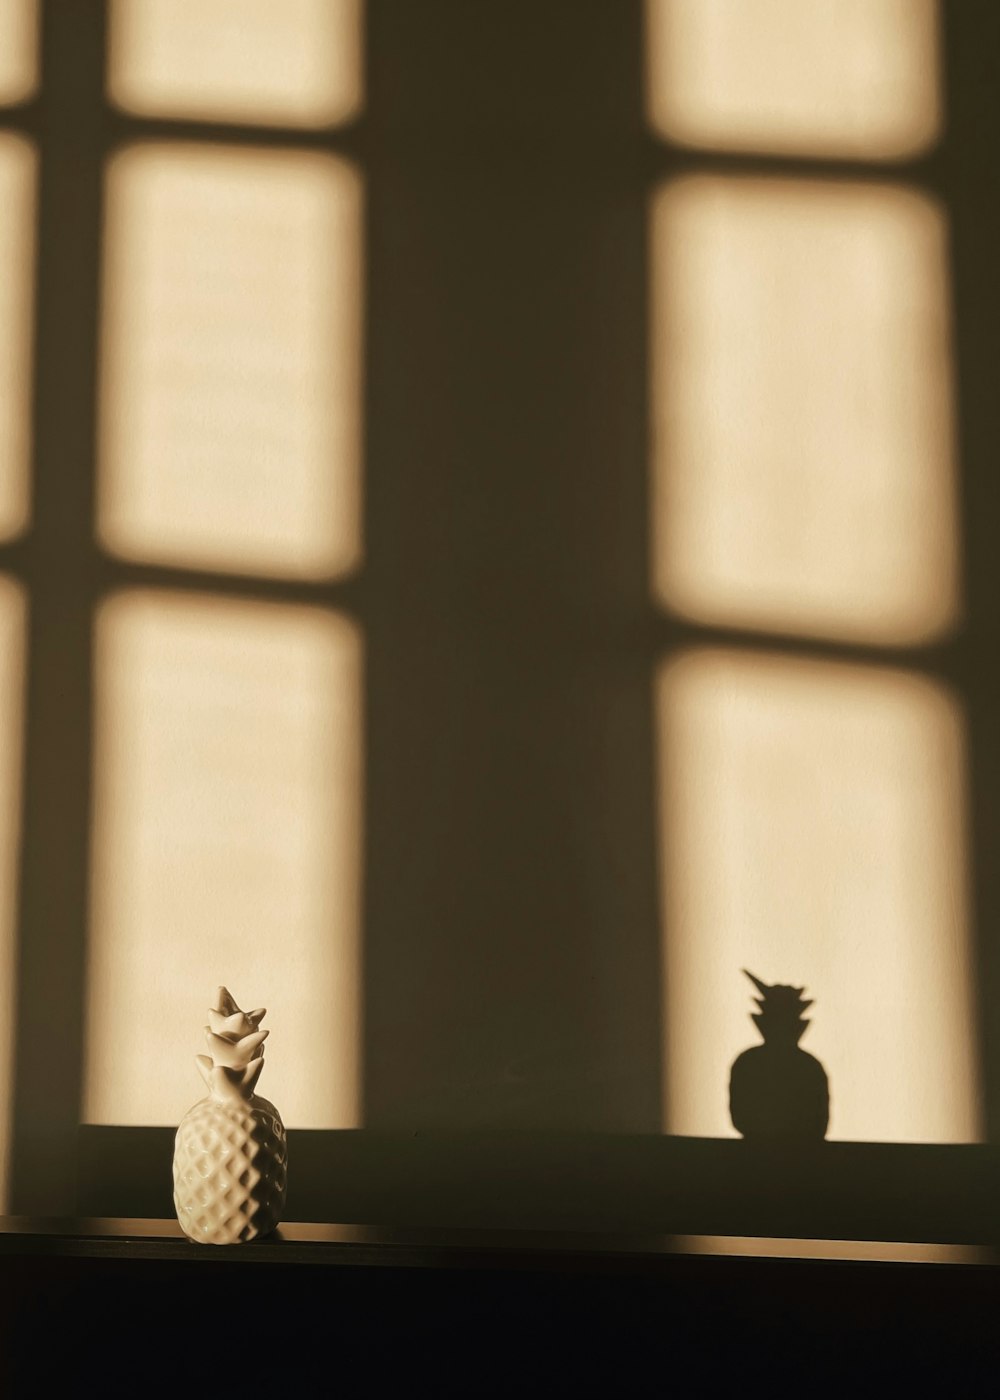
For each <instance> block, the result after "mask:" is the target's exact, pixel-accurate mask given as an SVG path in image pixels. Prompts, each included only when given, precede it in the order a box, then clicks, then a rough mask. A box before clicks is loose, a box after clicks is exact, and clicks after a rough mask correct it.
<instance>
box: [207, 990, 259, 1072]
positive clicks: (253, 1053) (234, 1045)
mask: <svg viewBox="0 0 1000 1400" xmlns="http://www.w3.org/2000/svg"><path fill="white" fill-rule="evenodd" d="M264 1014H265V1012H264V1008H263V1007H260V1008H259V1009H258V1010H256V1011H241V1010H240V1008H239V1007H238V1006H237V1005H236V1002H235V1001H234V1000H233V997H232V995H231V994H230V992H229V991H228V990H227V989H226V988H225V987H220V988H219V990H218V994H217V996H216V998H215V1006H214V1007H212V1008H211V1009H210V1010H209V1013H208V1018H209V1022H210V1024H209V1025H207V1026H206V1027H205V1040H206V1041H207V1043H208V1048H209V1051H210V1053H209V1054H208V1055H196V1056H195V1063H196V1064H197V1066H198V1069H199V1071H200V1072H201V1077H202V1079H204V1081H205V1083H206V1085H207V1086H208V1088H209V1090H210V1091H211V1093H212V1095H213V1097H215V1098H221V1099H234V1098H235V1099H249V1098H250V1097H251V1095H252V1094H253V1091H254V1089H255V1088H256V1086H257V1080H258V1079H259V1078H260V1072H261V1070H262V1069H263V1068H264V1048H263V1047H264V1041H265V1040H266V1039H267V1037H268V1035H269V1034H270V1031H262V1030H259V1029H258V1027H259V1025H260V1023H261V1021H262V1020H263V1019H264Z"/></svg>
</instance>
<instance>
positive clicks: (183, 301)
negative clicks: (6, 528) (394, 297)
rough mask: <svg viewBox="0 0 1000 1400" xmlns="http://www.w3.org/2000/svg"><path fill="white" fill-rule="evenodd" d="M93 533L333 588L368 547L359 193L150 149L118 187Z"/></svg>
mask: <svg viewBox="0 0 1000 1400" xmlns="http://www.w3.org/2000/svg"><path fill="white" fill-rule="evenodd" d="M103 287H104V307H103V319H102V374H101V402H100V445H99V482H98V485H99V496H98V530H99V534H100V538H101V541H102V543H103V544H104V546H105V547H106V548H107V549H108V550H109V551H111V552H112V553H114V554H116V555H118V556H120V557H125V558H132V559H142V560H145V561H151V562H156V563H164V564H170V565H174V566H177V567H183V568H203V569H209V570H226V571H231V572H235V573H244V574H255V575H268V576H274V577H277V576H288V577H298V578H305V579H323V578H332V577H336V576H338V575H342V574H344V573H346V572H349V571H350V570H351V569H353V568H354V567H355V566H356V565H357V564H358V563H359V560H360V555H361V490H362V484H361V317H362V285H361V182H360V177H359V176H358V173H357V171H356V170H355V168H354V167H353V166H352V165H351V164H350V163H348V162H346V161H344V160H341V159H338V158H336V157H333V156H329V155H324V154H319V153H312V152H304V153H303V152H299V153H289V152H265V151H258V150H233V149H231V148H228V147H222V146H217V145H211V144H209V145H198V146H196V145H186V144H173V143H155V144H151V145H142V146H135V147H131V148H129V149H127V150H126V151H124V152H123V153H122V154H121V155H119V156H118V157H117V158H116V160H115V161H114V162H113V163H112V165H111V168H110V171H109V174H108V180H107V199H106V244H105V256H104V274H103Z"/></svg>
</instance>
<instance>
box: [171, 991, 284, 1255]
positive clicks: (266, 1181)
mask: <svg viewBox="0 0 1000 1400" xmlns="http://www.w3.org/2000/svg"><path fill="white" fill-rule="evenodd" d="M208 1015H209V1020H210V1023H211V1024H210V1025H207V1026H206V1027H205V1037H206V1039H207V1041H208V1048H209V1052H210V1053H209V1054H208V1055H197V1056H195V1060H196V1063H197V1065H198V1068H199V1070H200V1071H201V1077H202V1078H203V1079H204V1081H205V1083H206V1084H207V1085H208V1091H209V1092H208V1097H207V1098H204V1099H202V1100H201V1102H200V1103H196V1104H195V1106H194V1108H192V1109H191V1110H190V1112H188V1113H186V1114H185V1116H184V1118H183V1119H182V1120H181V1125H180V1127H179V1128H178V1129H177V1137H176V1139H175V1142H174V1206H175V1208H176V1210H177V1219H178V1220H179V1221H180V1223H181V1229H182V1230H183V1231H184V1233H185V1234H186V1235H187V1236H188V1237H189V1238H190V1239H192V1240H197V1241H198V1243H199V1244H239V1243H241V1242H243V1241H246V1240H252V1239H256V1238H257V1236H259V1235H266V1234H268V1233H269V1232H270V1231H271V1230H273V1229H274V1228H275V1226H276V1225H277V1224H278V1222H279V1220H280V1219H281V1212H282V1208H283V1207H284V1204H285V1181H286V1166H287V1162H288V1151H287V1146H286V1141H285V1129H284V1125H283V1124H282V1121H281V1118H280V1116H279V1114H278V1110H277V1109H276V1108H275V1106H274V1104H272V1103H268V1101H267V1099H262V1098H258V1096H257V1095H256V1094H255V1093H254V1088H255V1086H256V1084H257V1080H258V1079H259V1078H260V1072H261V1070H262V1069H263V1068H264V1041H265V1040H266V1038H267V1036H268V1034H269V1032H268V1031H262V1030H260V1029H259V1026H260V1023H261V1021H262V1020H263V1019H264V1011H263V1009H261V1010H259V1011H241V1010H240V1008H239V1007H238V1006H237V1005H236V1002H235V1001H234V1000H233V998H232V997H231V996H230V994H229V992H228V991H227V990H226V988H225V987H220V988H219V992H218V996H217V997H216V1004H215V1006H214V1007H213V1009H212V1010H211V1011H209V1013H208Z"/></svg>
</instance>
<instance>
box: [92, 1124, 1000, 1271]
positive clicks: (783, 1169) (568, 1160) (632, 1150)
mask: <svg viewBox="0 0 1000 1400" xmlns="http://www.w3.org/2000/svg"><path fill="white" fill-rule="evenodd" d="M173 1135H174V1130H173V1129H172V1128H122V1127H95V1126H85V1127H82V1128H81V1129H80V1156H79V1166H80V1172H79V1196H78V1202H77V1210H78V1213H79V1214H82V1215H95V1216H152V1217H169V1216H172V1215H173V1205H172V1200H171V1179H170V1170H171V1157H172V1151H173ZM288 1137H289V1194H288V1203H287V1208H286V1211H285V1218H286V1219H288V1220H310V1221H335V1222H338V1223H345V1224H349V1223H358V1224H378V1225H395V1226H431V1227H434V1226H438V1227H442V1228H446V1227H451V1228H481V1229H489V1228H500V1229H503V1228H523V1229H541V1230H546V1229H566V1230H598V1231H625V1230H628V1231H641V1232H647V1231H648V1232H653V1233H674V1234H718V1235H775V1236H804V1237H812V1238H825V1239H879V1240H920V1241H928V1242H938V1241H940V1242H948V1243H956V1244H966V1243H968V1244H976V1243H1000V1190H998V1189H997V1188H998V1185H1000V1152H998V1150H997V1149H995V1148H991V1147H980V1146H937V1145H934V1146H928V1145H921V1144H905V1143H891V1144H890V1143H850V1142H825V1143H819V1144H816V1145H815V1146H811V1147H806V1148H803V1147H801V1146H796V1147H795V1148H794V1149H792V1150H791V1151H788V1152H786V1151H783V1150H782V1149H781V1148H780V1147H778V1146H776V1145H773V1144H760V1143H749V1142H742V1141H739V1140H724V1139H706V1138H671V1137H663V1136H658V1135H654V1134H648V1135H645V1134H642V1135H640V1134H586V1133H559V1134H555V1133H554V1134H539V1133H528V1132H525V1133H516V1132H469V1133H459V1132H439V1131H427V1132H424V1131H419V1132H418V1131H411V1132H379V1131H373V1130H367V1129H359V1130H354V1131H342V1132H336V1131H325V1132H318V1131H306V1130H302V1129H300V1130H298V1131H296V1130H295V1129H292V1130H291V1131H290V1132H289V1135H288Z"/></svg>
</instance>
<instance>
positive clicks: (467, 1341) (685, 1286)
mask: <svg viewBox="0 0 1000 1400" xmlns="http://www.w3.org/2000/svg"><path fill="white" fill-rule="evenodd" d="M998 1261H1000V1256H998V1255H997V1253H996V1252H995V1251H994V1250H992V1249H987V1248H983V1249H977V1248H974V1247H969V1246H955V1247H950V1246H942V1245H926V1246H922V1245H901V1244H872V1243H868V1242H862V1243H856V1244H852V1243H824V1242H819V1241H806V1240H745V1239H744V1240H740V1239H734V1238H723V1237H708V1236H691V1237H659V1238H657V1237H612V1236H601V1235H592V1236H591V1235H584V1234H573V1235H552V1234H542V1233H536V1232H520V1231H503V1232H499V1231H498V1232H491V1233H473V1232H460V1231H421V1232H414V1231H406V1232H401V1231H400V1232H393V1231H387V1230H376V1229H367V1228H364V1227H360V1226H325V1225H300V1224H293V1225H287V1226H285V1227H283V1229H282V1231H281V1232H280V1237H277V1238H274V1237H272V1239H270V1240H268V1241H265V1242H263V1243H255V1244H250V1245H244V1246H237V1247H231V1248H221V1249H220V1248H211V1247H208V1246H197V1245H193V1244H190V1243H189V1242H188V1241H186V1240H185V1239H184V1238H183V1236H181V1235H180V1232H179V1229H178V1227H177V1225H176V1224H175V1223H174V1222H172V1221H150V1220H143V1221H139V1220H136V1221H128V1220H76V1221H37V1220H34V1221H32V1220H15V1219H7V1220H3V1221H0V1342H2V1353H0V1354H2V1361H0V1377H2V1382H3V1391H2V1393H3V1395H4V1396H7V1395H10V1396H15V1397H17V1396H22V1395H23V1396H32V1395H35V1394H42V1393H48V1392H49V1391H50V1389H51V1387H52V1385H53V1384H54V1383H57V1382H58V1383H61V1384H62V1386H63V1387H65V1384H66V1382H67V1381H69V1382H70V1383H71V1384H72V1386H73V1388H74V1389H75V1390H77V1391H79V1392H81V1393H83V1394H136V1395H150V1394H175V1395H185V1394H199V1395H207V1396H224V1395H246V1394H249V1393H257V1392H258V1388H259V1387H260V1386H262V1385H266V1386H267V1388H268V1393H273V1388H274V1387H277V1386H278V1385H280V1386H281V1387H282V1388H283V1393H285V1394H288V1395H316V1394H320V1395H325V1394H331V1395H333V1394H342V1393H345V1392H346V1391H349V1392H350V1393H351V1394H352V1395H353V1394H359V1395H369V1394H370V1395H381V1394H399V1393H404V1392H410V1391H412V1392H414V1393H417V1394H424V1393H426V1394H432V1395H433V1394H438V1395H468V1396H476V1395H484V1394H506V1395H534V1394H546V1395H563V1394H570V1393H572V1394H575V1395H609V1396H617V1395H629V1394H643V1395H646V1394H683V1395H703V1394H722V1393H729V1392H732V1393H740V1392H742V1391H744V1390H747V1391H749V1392H757V1393H759V1392H760V1391H763V1392H764V1393H770V1394H777V1395H786V1394H787V1395H792V1394H795V1395H798V1394H803V1395H814V1394H857V1393H862V1394H864V1393H879V1392H881V1391H883V1390H885V1391H886V1393H892V1391H895V1390H897V1389H898V1387H899V1386H900V1385H901V1384H903V1383H905V1384H908V1385H913V1386H915V1387H916V1388H917V1393H921V1392H923V1391H930V1390H932V1389H936V1388H940V1387H944V1386H948V1387H949V1388H954V1387H956V1386H961V1387H963V1388H964V1389H963V1393H965V1394H972V1393H978V1391H979V1388H980V1387H982V1388H983V1389H984V1390H985V1389H986V1388H987V1387H992V1388H993V1389H995V1386H996V1378H997V1376H998V1375H1000V1262H998Z"/></svg>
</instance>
